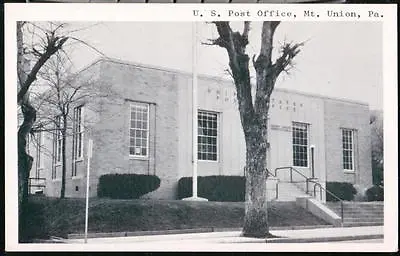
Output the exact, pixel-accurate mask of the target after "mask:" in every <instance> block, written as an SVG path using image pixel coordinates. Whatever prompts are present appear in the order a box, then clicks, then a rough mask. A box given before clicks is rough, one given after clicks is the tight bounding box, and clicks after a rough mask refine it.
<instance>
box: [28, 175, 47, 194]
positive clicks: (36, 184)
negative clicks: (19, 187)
mask: <svg viewBox="0 0 400 256" xmlns="http://www.w3.org/2000/svg"><path fill="white" fill-rule="evenodd" d="M45 187H46V178H29V179H28V191H29V194H32V188H38V189H44V188H45Z"/></svg>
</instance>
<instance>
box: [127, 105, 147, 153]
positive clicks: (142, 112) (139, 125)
mask: <svg viewBox="0 0 400 256" xmlns="http://www.w3.org/2000/svg"><path fill="white" fill-rule="evenodd" d="M129 139H130V142H129V155H131V156H137V157H147V156H148V152H149V105H148V104H145V103H132V104H131V119H130V129H129Z"/></svg>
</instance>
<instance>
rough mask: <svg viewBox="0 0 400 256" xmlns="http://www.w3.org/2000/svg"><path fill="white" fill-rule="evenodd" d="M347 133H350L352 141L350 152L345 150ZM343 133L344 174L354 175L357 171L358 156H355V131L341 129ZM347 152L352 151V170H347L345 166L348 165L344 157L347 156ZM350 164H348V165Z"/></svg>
mask: <svg viewBox="0 0 400 256" xmlns="http://www.w3.org/2000/svg"><path fill="white" fill-rule="evenodd" d="M345 132H350V135H351V136H350V139H351V149H350V150H349V149H345V145H344V144H345V141H344V136H345V134H344V133H345ZM341 133H342V136H341V139H342V169H343V172H345V173H354V172H355V171H356V165H355V157H356V154H355V141H354V138H355V136H354V135H355V130H354V129H350V128H341ZM345 151H350V152H351V155H350V156H351V167H352V169H347V168H345V165H346V163H345V161H344V156H345ZM347 164H348V163H347Z"/></svg>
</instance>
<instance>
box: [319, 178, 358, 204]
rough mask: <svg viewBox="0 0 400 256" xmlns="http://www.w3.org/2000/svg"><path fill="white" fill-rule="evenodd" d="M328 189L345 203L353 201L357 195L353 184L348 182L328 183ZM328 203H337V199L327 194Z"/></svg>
mask: <svg viewBox="0 0 400 256" xmlns="http://www.w3.org/2000/svg"><path fill="white" fill-rule="evenodd" d="M326 189H327V190H329V191H330V192H332V193H333V194H335V195H336V196H337V197H339V198H340V199H342V200H345V201H352V200H353V199H354V195H355V194H357V190H356V189H355V188H354V186H353V184H351V183H348V182H327V183H326ZM326 201H337V199H336V198H334V197H333V196H331V195H330V194H329V193H326Z"/></svg>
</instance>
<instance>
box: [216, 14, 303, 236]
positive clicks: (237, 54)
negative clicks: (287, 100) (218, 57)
mask: <svg viewBox="0 0 400 256" xmlns="http://www.w3.org/2000/svg"><path fill="white" fill-rule="evenodd" d="M213 23H214V24H215V26H216V28H217V31H218V34H219V37H218V38H217V39H212V40H210V41H211V42H210V44H212V45H217V46H220V47H222V48H224V49H225V50H226V51H227V53H228V57H229V68H230V71H231V74H232V77H233V81H234V83H235V87H236V91H237V94H236V95H237V100H238V108H239V113H240V120H241V123H242V128H243V132H244V137H245V141H246V207H245V218H244V226H243V235H244V236H249V237H266V236H269V235H270V233H269V227H268V219H267V204H266V179H267V173H266V166H267V165H266V164H267V159H266V157H267V154H266V153H267V147H268V142H267V132H268V129H267V127H268V125H267V124H268V110H269V105H270V96H271V93H272V91H273V89H274V86H275V82H276V79H277V78H278V76H279V75H280V73H281V72H282V71H287V70H288V68H289V67H290V66H291V65H292V60H293V58H294V57H295V56H296V55H297V54H298V53H299V52H300V50H299V47H300V46H302V44H301V43H300V44H290V43H285V44H284V45H283V46H282V49H281V55H280V56H279V57H278V58H277V59H276V60H275V62H273V60H272V49H273V37H274V33H275V30H276V28H277V27H278V25H279V23H280V22H279V21H264V22H263V25H262V32H261V49H260V53H259V55H258V57H257V58H256V56H253V58H252V61H253V65H254V69H255V73H256V92H255V95H254V97H255V99H254V104H253V96H252V93H251V83H250V70H249V62H250V58H249V56H248V54H247V53H246V46H247V45H248V43H249V40H248V35H249V31H250V22H249V21H245V22H244V26H243V31H242V33H240V32H238V31H233V30H232V28H231V26H230V24H229V22H213Z"/></svg>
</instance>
